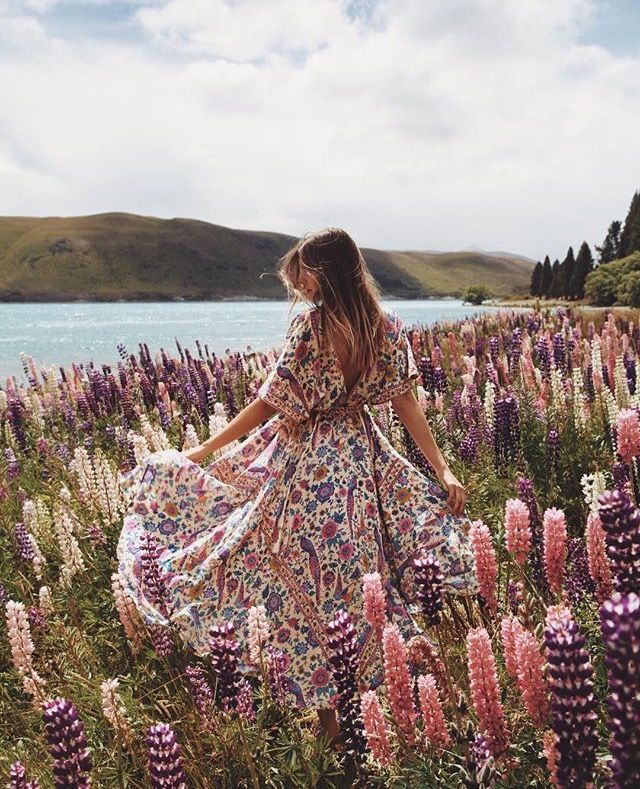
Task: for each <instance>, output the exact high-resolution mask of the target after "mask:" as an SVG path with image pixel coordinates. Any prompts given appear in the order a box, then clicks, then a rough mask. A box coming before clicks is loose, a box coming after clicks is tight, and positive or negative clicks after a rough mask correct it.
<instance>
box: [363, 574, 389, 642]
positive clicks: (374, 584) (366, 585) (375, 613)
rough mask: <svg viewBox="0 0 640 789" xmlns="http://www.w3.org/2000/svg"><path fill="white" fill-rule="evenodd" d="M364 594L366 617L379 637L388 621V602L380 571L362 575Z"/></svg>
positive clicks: (379, 637)
mask: <svg viewBox="0 0 640 789" xmlns="http://www.w3.org/2000/svg"><path fill="white" fill-rule="evenodd" d="M362 596H363V599H364V618H365V619H366V621H367V623H368V624H369V626H370V627H371V629H372V630H373V632H374V633H375V635H376V638H377V639H381V638H382V631H383V630H384V626H385V624H386V623H387V613H386V611H387V602H386V597H385V593H384V589H383V588H382V580H381V578H380V573H377V572H376V573H365V575H363V576H362Z"/></svg>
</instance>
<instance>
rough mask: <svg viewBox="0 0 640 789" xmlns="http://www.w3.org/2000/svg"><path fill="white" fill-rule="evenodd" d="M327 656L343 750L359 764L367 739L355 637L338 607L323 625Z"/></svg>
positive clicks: (364, 751) (364, 752) (348, 615)
mask: <svg viewBox="0 0 640 789" xmlns="http://www.w3.org/2000/svg"><path fill="white" fill-rule="evenodd" d="M327 637H328V641H329V648H330V650H331V653H332V654H331V656H330V658H329V670H330V671H331V674H332V676H333V680H334V682H335V685H336V689H337V691H338V698H337V701H336V708H337V711H338V719H339V721H340V726H341V728H342V731H343V732H344V740H345V750H346V751H347V752H348V753H350V754H351V755H352V756H353V758H354V760H355V761H356V763H357V764H358V765H359V766H360V768H362V767H363V763H364V760H365V757H366V753H367V740H366V737H365V734H364V726H363V722H362V717H361V713H360V700H359V694H358V686H357V681H356V670H357V667H358V639H357V635H356V630H355V627H354V626H353V622H352V620H351V616H350V614H349V613H348V612H347V611H345V610H344V609H340V610H339V611H338V613H337V614H336V615H335V617H334V618H333V619H332V620H331V622H329V624H328V626H327Z"/></svg>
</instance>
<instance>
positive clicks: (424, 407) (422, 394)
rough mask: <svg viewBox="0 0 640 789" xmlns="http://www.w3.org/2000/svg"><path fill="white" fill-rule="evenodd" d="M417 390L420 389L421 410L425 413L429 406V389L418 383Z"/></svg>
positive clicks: (419, 401)
mask: <svg viewBox="0 0 640 789" xmlns="http://www.w3.org/2000/svg"><path fill="white" fill-rule="evenodd" d="M417 391H418V403H419V405H420V410H421V411H422V412H423V413H426V411H427V408H428V407H429V396H428V395H427V391H426V389H425V388H424V386H422V384H418V385H417Z"/></svg>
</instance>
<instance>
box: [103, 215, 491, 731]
mask: <svg viewBox="0 0 640 789" xmlns="http://www.w3.org/2000/svg"><path fill="white" fill-rule="evenodd" d="M279 275H280V277H281V279H282V280H283V282H284V283H285V285H286V286H287V290H288V292H289V293H290V294H291V293H292V292H293V300H292V304H295V303H297V302H299V301H300V300H301V299H302V298H306V300H307V301H308V302H309V303H310V305H311V307H310V308H309V309H307V310H304V311H302V312H300V313H299V314H297V315H296V316H295V317H294V318H293V319H292V320H291V323H290V325H289V329H288V332H287V336H286V339H285V342H284V346H283V348H282V351H281V353H280V356H279V358H278V360H277V362H276V365H275V367H274V369H273V370H272V371H271V372H270V373H269V375H268V377H267V378H266V380H265V381H264V383H263V384H262V385H261V387H260V389H259V391H258V396H257V397H256V398H255V399H254V400H253V401H252V402H251V403H249V405H247V406H246V407H245V408H244V409H243V410H242V411H241V412H240V413H239V414H238V415H237V416H236V417H235V418H234V419H233V420H231V422H229V424H228V425H227V426H226V427H225V428H224V430H222V431H221V432H220V433H218V434H217V435H215V436H212V437H210V438H209V439H207V440H206V441H205V442H204V443H203V444H201V445H200V446H197V447H195V448H193V449H189V450H188V451H186V452H182V453H181V452H178V451H177V450H163V451H160V452H155V453H153V454H152V455H151V456H150V457H149V458H148V459H147V461H146V462H145V464H144V465H143V466H138V467H136V469H134V470H133V471H132V472H130V473H129V474H128V475H127V477H126V478H125V484H126V486H127V487H128V488H129V490H130V492H131V493H132V495H133V497H134V498H133V504H132V506H131V509H130V511H129V513H128V514H127V516H126V518H125V522H124V526H123V533H122V535H121V538H120V541H119V545H118V558H119V572H120V576H121V578H122V582H123V585H124V587H125V589H127V591H128V593H129V594H130V595H131V597H132V598H133V599H134V600H135V602H136V604H137V605H138V608H139V609H140V611H141V613H142V614H143V616H144V618H145V620H146V621H147V622H148V623H153V622H157V623H162V624H169V623H172V624H174V625H176V626H177V627H178V629H179V632H180V634H181V636H182V638H183V640H184V641H185V642H186V643H187V645H189V646H190V647H191V648H193V649H194V650H195V651H196V652H198V653H200V654H204V653H206V652H207V651H208V644H207V638H208V629H209V627H211V625H213V624H215V623H218V624H220V623H221V622H222V621H227V620H232V621H233V623H234V625H235V627H236V632H237V633H238V637H239V638H240V639H241V642H242V645H243V648H244V647H245V640H244V639H245V638H246V633H247V625H246V619H247V616H246V614H247V610H248V609H249V608H250V607H251V606H253V605H258V604H263V605H264V606H265V607H266V610H267V614H268V617H269V620H270V625H271V633H272V637H273V642H274V646H275V647H276V648H278V649H280V650H282V651H283V652H284V654H285V659H286V661H287V663H288V669H287V673H288V677H289V688H288V690H289V692H290V693H291V694H293V696H294V697H295V700H296V702H297V704H298V705H299V706H301V707H313V708H315V709H316V710H317V711H318V716H319V719H320V726H321V730H322V731H323V732H325V733H326V734H328V735H329V737H332V738H337V735H338V732H339V727H338V723H337V721H336V717H335V711H334V696H335V692H336V691H335V687H334V686H333V685H332V680H331V674H330V672H329V671H328V670H327V665H328V662H327V659H328V657H329V654H330V651H329V649H328V644H327V636H326V631H325V628H326V625H327V624H328V622H329V621H330V620H331V619H332V618H333V617H334V615H335V614H336V612H337V611H338V610H339V609H340V608H344V609H346V610H347V611H348V612H349V613H350V614H351V616H352V619H353V622H354V625H355V627H356V630H357V633H358V639H359V645H360V662H359V668H358V672H357V677H358V680H359V682H360V684H361V687H362V688H363V689H364V688H367V687H369V686H370V685H371V684H372V683H373V684H375V682H376V681H377V680H378V679H379V678H380V675H381V671H382V667H381V666H380V664H379V649H378V647H377V645H376V643H375V638H374V636H373V633H372V632H371V629H370V628H369V626H368V625H367V623H366V621H365V620H364V618H363V614H362V608H363V606H362V576H363V575H364V574H365V573H369V572H374V571H377V572H379V573H380V575H381V576H382V579H383V583H384V584H385V588H386V591H387V597H388V601H389V603H388V611H387V613H388V617H389V620H390V621H395V622H397V624H398V626H399V627H400V630H401V632H402V633H403V635H404V636H405V637H406V638H410V637H411V636H412V635H415V634H416V633H417V632H419V631H418V630H417V629H416V625H415V623H414V620H413V618H412V616H411V610H412V604H414V603H415V593H414V588H413V587H414V584H413V579H412V573H413V569H412V558H413V557H414V556H415V555H416V553H417V552H418V551H419V550H420V549H421V547H423V546H424V547H426V548H428V549H431V550H433V551H434V553H435V555H436V557H437V558H438V559H439V561H440V564H441V566H442V570H443V574H444V578H445V584H446V586H447V588H448V590H450V591H454V592H457V593H476V592H477V580H476V577H475V574H474V568H473V559H472V553H471V550H470V544H469V538H468V530H469V525H470V522H469V520H468V519H467V518H466V517H464V516H463V515H462V512H463V509H464V506H465V501H466V494H465V490H464V487H463V486H462V485H461V484H460V482H459V481H458V480H457V479H456V477H455V475H454V474H453V473H452V471H451V469H450V468H449V467H448V466H447V463H446V461H445V459H444V457H443V456H442V453H441V452H440V450H439V449H438V447H437V445H436V443H435V441H434V438H433V435H432V433H431V430H430V429H429V425H428V423H427V420H426V418H425V416H424V414H423V412H422V410H421V409H420V407H419V405H418V402H417V400H416V398H415V396H414V394H413V381H414V379H416V378H417V377H418V370H417V367H416V364H415V360H414V358H413V354H412V350H411V347H410V344H409V340H408V336H407V333H406V330H405V328H404V326H403V324H402V322H401V321H400V319H399V318H398V317H397V316H396V315H394V314H391V313H387V312H385V311H384V310H383V309H382V307H381V305H380V303H379V292H378V290H377V287H376V285H375V282H374V280H373V278H372V276H371V274H370V272H369V270H368V268H367V265H366V262H365V260H364V258H363V257H362V255H361V253H360V251H359V249H358V247H357V246H356V244H355V243H354V241H353V240H352V239H351V237H350V236H349V235H348V234H347V233H346V232H345V231H344V230H341V229H338V228H326V229H325V230H322V231H320V232H317V233H312V234H308V235H307V236H305V237H303V238H302V239H301V240H300V241H299V242H298V243H297V244H296V245H295V246H294V247H293V248H292V249H291V250H290V251H289V252H288V253H287V254H286V255H285V256H284V257H283V258H282V259H281V261H280V268H279ZM387 402H391V405H392V407H393V409H394V411H395V413H396V414H397V415H398V417H399V419H400V420H401V422H402V423H403V424H404V425H405V426H406V428H407V430H408V431H409V433H410V434H411V435H412V436H413V438H414V440H415V442H416V444H417V445H418V447H419V448H420V450H421V451H422V452H423V453H424V455H425V456H426V458H427V459H428V461H429V462H430V463H431V465H432V467H433V468H434V469H435V471H436V474H437V476H438V479H439V481H440V482H441V484H442V486H443V487H440V486H439V485H438V484H437V483H436V482H434V481H432V480H431V479H429V478H428V477H426V476H424V475H423V474H422V473H421V472H420V471H418V469H417V468H415V467H414V466H413V465H412V464H411V463H410V462H409V461H408V460H406V459H405V458H404V457H402V456H401V455H400V454H398V452H397V451H396V450H395V449H394V448H393V446H392V445H391V444H390V443H389V441H388V440H387V438H386V437H385V435H384V434H383V433H382V431H381V430H380V428H379V427H378V425H377V424H376V422H375V421H374V420H373V419H372V417H371V415H370V413H369V412H368V410H366V405H367V404H368V405H380V404H382V403H387ZM265 421H266V424H263V423H264V422H265ZM260 425H262V426H261V427H259V426H260ZM242 436H246V438H244V440H243V441H242V442H241V443H239V444H237V445H236V446H234V447H233V448H232V449H230V450H229V451H227V452H226V453H224V454H222V455H221V456H219V457H217V459H215V460H214V461H213V462H212V463H210V465H208V466H207V467H206V468H205V469H202V468H201V467H200V466H199V465H198V464H199V463H200V462H201V461H203V460H204V459H205V458H206V457H207V456H208V455H210V454H211V453H212V452H214V451H216V450H219V449H220V448H222V447H224V446H225V445H226V444H228V443H230V442H232V441H234V440H235V439H239V438H241V437H242ZM443 488H444V489H446V492H445V490H444V489H443ZM445 499H446V500H445ZM145 530H146V531H151V532H153V534H154V536H155V538H156V540H157V541H158V542H159V543H160V545H161V550H162V552H161V553H160V556H159V563H160V565H161V567H162V569H163V570H164V571H165V572H166V573H167V576H166V579H167V588H168V594H169V601H168V605H167V609H165V610H164V612H163V611H159V610H158V609H157V607H156V606H154V603H153V600H150V599H148V598H147V596H146V595H145V594H144V590H143V589H142V588H141V584H140V562H139V555H140V549H139V542H140V536H141V534H143V533H144V532H145ZM165 614H166V615H165Z"/></svg>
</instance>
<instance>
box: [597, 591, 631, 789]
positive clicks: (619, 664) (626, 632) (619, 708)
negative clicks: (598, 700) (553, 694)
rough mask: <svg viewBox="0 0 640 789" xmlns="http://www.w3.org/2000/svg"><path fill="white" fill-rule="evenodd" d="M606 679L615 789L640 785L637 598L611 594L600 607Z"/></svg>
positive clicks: (628, 594)
mask: <svg viewBox="0 0 640 789" xmlns="http://www.w3.org/2000/svg"><path fill="white" fill-rule="evenodd" d="M600 621H601V624H602V635H603V637H604V644H605V648H606V656H605V662H606V665H607V674H608V679H609V699H608V710H609V720H608V727H609V734H610V741H609V747H610V750H611V755H612V757H613V761H612V763H611V772H612V780H611V784H610V785H611V786H612V787H614V789H623V788H624V787H632V786H640V597H639V596H638V594H636V593H635V592H629V593H627V594H621V593H620V592H614V593H613V594H612V596H611V597H610V598H609V599H608V600H605V601H604V603H603V604H602V606H601V608H600Z"/></svg>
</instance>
